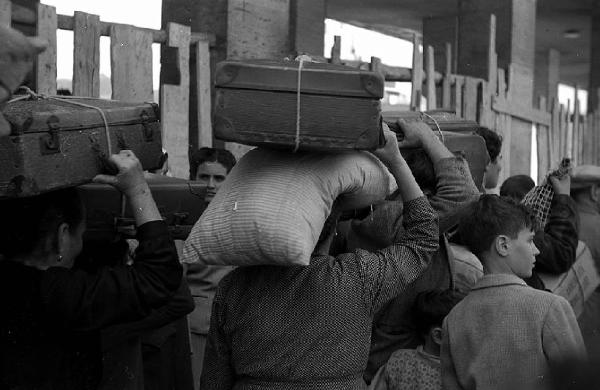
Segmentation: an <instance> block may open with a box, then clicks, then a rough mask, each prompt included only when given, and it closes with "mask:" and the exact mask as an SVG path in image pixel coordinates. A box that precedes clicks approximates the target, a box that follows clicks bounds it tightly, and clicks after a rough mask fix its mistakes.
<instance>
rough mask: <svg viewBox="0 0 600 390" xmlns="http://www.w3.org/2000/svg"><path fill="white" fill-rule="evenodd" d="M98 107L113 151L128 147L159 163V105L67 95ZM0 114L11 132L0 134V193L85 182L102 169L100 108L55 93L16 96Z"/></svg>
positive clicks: (145, 162)
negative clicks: (45, 96)
mask: <svg viewBox="0 0 600 390" xmlns="http://www.w3.org/2000/svg"><path fill="white" fill-rule="evenodd" d="M69 100H72V101H73V102H75V103H83V104H86V105H91V106H95V107H99V108H100V109H101V110H102V111H103V113H104V115H105V117H106V120H107V123H108V127H109V134H110V137H109V138H110V145H111V146H112V152H113V153H117V152H118V151H119V150H122V149H131V150H133V152H134V153H135V155H136V156H137V157H138V158H139V160H140V162H141V163H142V166H143V167H144V169H156V168H159V167H160V161H161V156H162V146H161V131H160V123H159V121H158V106H157V105H156V104H153V103H126V102H120V101H113V100H101V99H79V98H77V99H69ZM2 114H4V117H5V118H6V120H7V121H8V122H9V123H10V126H11V134H10V135H9V136H7V137H1V138H0V198H1V197H21V196H31V195H36V194H39V193H42V192H45V191H50V190H53V189H58V188H63V187H69V186H75V185H78V184H82V183H86V182H89V181H90V180H91V179H92V178H93V177H94V176H95V175H96V174H98V173H102V172H103V171H106V168H107V167H106V161H105V158H106V156H107V155H108V144H107V142H108V141H107V135H106V130H105V125H104V120H103V118H102V115H101V114H100V112H98V111H97V110H96V109H93V108H87V107H81V106H78V105H75V104H72V103H66V102H63V101H58V100H54V99H43V100H20V101H16V102H13V103H9V104H7V105H6V106H5V107H4V109H3V110H2Z"/></svg>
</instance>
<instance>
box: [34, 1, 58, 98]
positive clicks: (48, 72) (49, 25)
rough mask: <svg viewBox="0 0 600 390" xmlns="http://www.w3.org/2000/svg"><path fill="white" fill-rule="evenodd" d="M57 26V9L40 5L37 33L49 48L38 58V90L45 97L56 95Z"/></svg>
mask: <svg viewBox="0 0 600 390" xmlns="http://www.w3.org/2000/svg"><path fill="white" fill-rule="evenodd" d="M56 26H57V20H56V8H54V7H51V6H48V5H44V4H38V19H37V25H36V31H37V35H38V36H40V37H44V38H45V39H46V40H47V41H48V47H47V48H46V50H44V51H43V52H41V53H40V54H38V56H37V58H36V62H35V64H36V66H35V70H36V90H37V92H38V93H42V94H45V95H56Z"/></svg>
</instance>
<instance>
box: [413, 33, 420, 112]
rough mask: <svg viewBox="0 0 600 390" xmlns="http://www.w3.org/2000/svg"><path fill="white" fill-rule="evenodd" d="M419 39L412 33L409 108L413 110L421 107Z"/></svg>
mask: <svg viewBox="0 0 600 390" xmlns="http://www.w3.org/2000/svg"><path fill="white" fill-rule="evenodd" d="M419 45H420V40H419V37H418V35H417V34H414V35H413V61H412V62H413V67H412V70H413V71H412V77H411V82H412V88H411V94H410V108H411V110H413V111H416V110H419V109H420V108H421V95H422V92H421V88H422V86H423V73H422V72H423V55H422V54H421V51H420V50H419Z"/></svg>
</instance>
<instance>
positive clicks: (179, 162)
mask: <svg viewBox="0 0 600 390" xmlns="http://www.w3.org/2000/svg"><path fill="white" fill-rule="evenodd" d="M167 34H168V38H169V39H168V41H167V45H168V46H171V47H177V48H178V49H179V50H178V53H179V61H178V63H179V68H180V69H179V72H180V75H181V78H180V80H181V82H180V84H179V85H170V84H164V85H161V89H160V102H161V104H160V110H161V115H160V116H161V125H162V137H163V139H162V140H163V148H165V149H166V151H167V153H169V170H170V171H171V174H172V175H173V176H174V177H179V178H182V179H187V178H189V175H190V165H189V157H188V149H189V106H190V101H189V98H190V89H189V88H190V74H189V66H188V64H189V59H190V35H191V34H190V27H189V26H183V25H181V24H177V23H169V24H167ZM198 60H200V57H199V58H198Z"/></svg>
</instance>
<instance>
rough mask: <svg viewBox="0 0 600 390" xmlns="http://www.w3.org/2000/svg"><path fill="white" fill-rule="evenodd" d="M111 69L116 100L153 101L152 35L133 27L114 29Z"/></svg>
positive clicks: (113, 95)
mask: <svg viewBox="0 0 600 390" xmlns="http://www.w3.org/2000/svg"><path fill="white" fill-rule="evenodd" d="M188 52H189V49H188ZM110 65H111V81H112V98H113V99H115V100H127V101H134V102H144V101H152V100H153V99H154V96H153V92H152V35H151V34H149V33H148V32H146V31H143V30H140V29H138V28H136V27H133V26H113V28H112V31H111V39H110Z"/></svg>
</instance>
